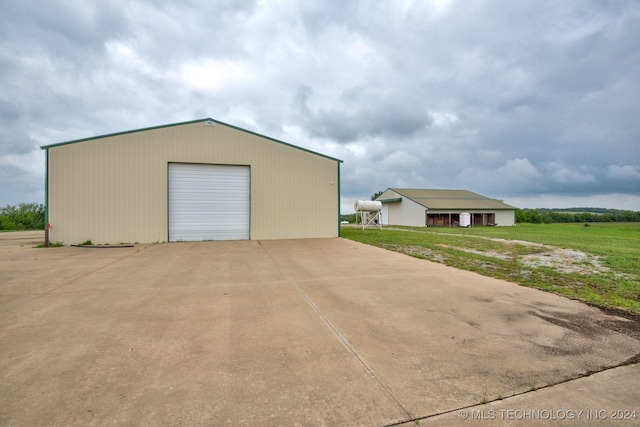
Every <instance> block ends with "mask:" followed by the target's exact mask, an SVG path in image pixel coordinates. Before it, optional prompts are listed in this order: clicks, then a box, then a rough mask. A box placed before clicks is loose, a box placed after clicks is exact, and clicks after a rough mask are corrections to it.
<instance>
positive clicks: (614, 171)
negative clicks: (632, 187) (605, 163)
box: [607, 165, 640, 191]
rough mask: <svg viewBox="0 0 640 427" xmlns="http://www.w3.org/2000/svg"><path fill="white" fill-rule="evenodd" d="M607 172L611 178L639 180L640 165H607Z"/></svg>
mask: <svg viewBox="0 0 640 427" xmlns="http://www.w3.org/2000/svg"><path fill="white" fill-rule="evenodd" d="M607 174H608V175H609V177H610V178H613V179H621V180H624V181H633V180H636V181H638V180H640V166H632V165H609V167H608V168H607ZM639 185H640V182H639ZM639 191H640V189H639Z"/></svg>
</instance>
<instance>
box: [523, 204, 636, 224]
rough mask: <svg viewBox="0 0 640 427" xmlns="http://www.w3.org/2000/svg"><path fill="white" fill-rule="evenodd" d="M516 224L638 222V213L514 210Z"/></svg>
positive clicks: (607, 210)
mask: <svg viewBox="0 0 640 427" xmlns="http://www.w3.org/2000/svg"><path fill="white" fill-rule="evenodd" d="M516 222H517V223H523V222H528V223H531V224H552V223H563V222H640V212H634V211H623V210H618V209H604V208H568V209H546V208H541V209H516Z"/></svg>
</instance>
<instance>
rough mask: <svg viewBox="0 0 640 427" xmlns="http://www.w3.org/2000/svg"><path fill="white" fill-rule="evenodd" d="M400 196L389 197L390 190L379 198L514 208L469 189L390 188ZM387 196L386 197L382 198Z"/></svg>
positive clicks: (450, 206)
mask: <svg viewBox="0 0 640 427" xmlns="http://www.w3.org/2000/svg"><path fill="white" fill-rule="evenodd" d="M389 190H391V191H393V192H394V193H396V194H397V195H398V196H400V197H397V196H396V197H391V198H388V197H386V196H388V190H387V191H385V193H386V195H385V194H383V195H381V196H380V197H379V198H378V199H377V200H378V201H381V202H383V203H393V202H399V201H401V200H402V197H406V198H407V199H410V200H412V201H414V202H416V203H418V204H420V205H422V206H424V207H425V208H427V209H433V210H440V209H469V210H473V209H493V210H503V209H504V210H513V209H517V208H516V207H514V206H511V205H507V204H506V203H503V202H501V201H499V200H496V199H491V198H489V197H485V196H482V195H480V194H476V193H473V192H471V191H467V190H430V189H416V188H389ZM382 196H385V198H382Z"/></svg>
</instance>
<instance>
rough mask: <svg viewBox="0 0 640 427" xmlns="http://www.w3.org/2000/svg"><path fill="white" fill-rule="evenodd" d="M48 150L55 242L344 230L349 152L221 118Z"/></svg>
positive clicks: (322, 233)
mask: <svg viewBox="0 0 640 427" xmlns="http://www.w3.org/2000/svg"><path fill="white" fill-rule="evenodd" d="M42 149H44V150H46V169H47V170H46V213H47V222H48V223H49V224H50V227H51V228H50V231H49V233H50V235H49V238H50V241H52V242H62V243H64V244H77V243H81V242H85V241H87V240H91V242H92V243H94V244H107V243H110V244H117V243H136V242H138V243H143V242H146V243H150V242H165V241H172V242H178V241H203V240H247V239H251V240H261V239H290V238H315V237H335V236H338V235H339V198H340V163H341V160H338V159H335V158H332V157H329V156H325V155H323V154H320V153H316V152H313V151H309V150H306V149H303V148H300V147H296V146H294V145H291V144H288V143H285V142H282V141H278V140H275V139H273V138H269V137H266V136H263V135H259V134H256V133H253V132H250V131H247V130H244V129H240V128H238V127H235V126H232V125H229V124H226V123H222V122H219V121H216V120H213V119H209V118H207V119H202V120H195V121H190V122H184V123H176V124H171V125H165V126H157V127H153V128H146V129H138V130H133V131H128V132H121V133H116V134H109V135H103V136H97V137H93V138H86V139H80V140H74V141H68V142H62V143H59V144H52V145H47V146H44V147H42Z"/></svg>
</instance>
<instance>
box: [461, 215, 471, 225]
mask: <svg viewBox="0 0 640 427" xmlns="http://www.w3.org/2000/svg"><path fill="white" fill-rule="evenodd" d="M460 227H471V214H470V213H469V212H462V213H461V214H460Z"/></svg>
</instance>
